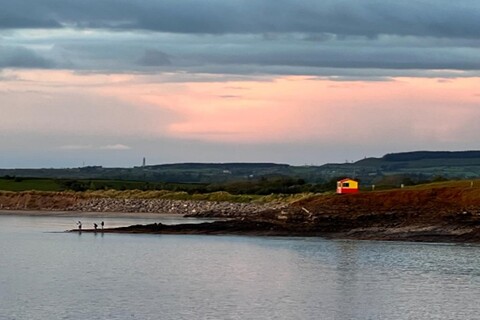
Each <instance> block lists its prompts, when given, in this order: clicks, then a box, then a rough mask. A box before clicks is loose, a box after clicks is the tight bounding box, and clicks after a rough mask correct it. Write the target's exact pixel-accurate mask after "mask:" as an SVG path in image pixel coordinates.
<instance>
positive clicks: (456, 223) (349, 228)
mask: <svg viewBox="0 0 480 320" xmlns="http://www.w3.org/2000/svg"><path fill="white" fill-rule="evenodd" d="M190 216H192V215H190ZM193 216H205V215H202V214H201V213H200V212H199V213H198V214H193ZM220 216H221V215H220ZM228 217H230V218H233V219H231V220H228V221H217V222H213V223H201V224H197V225H191V224H181V225H175V226H165V225H162V224H151V225H143V226H142V225H137V226H130V227H124V228H116V229H107V230H105V231H104V232H118V233H151V234H205V235H207V234H209V235H219V234H236V235H239V234H240V235H258V236H318V237H325V238H342V239H361V240H396V241H423V242H457V243H458V242H459V243H464V242H469V243H480V189H467V188H463V189H458V188H443V189H441V188H439V189H434V190H430V189H428V190H397V191H388V192H375V193H363V194H357V195H348V196H336V195H330V196H318V197H314V198H311V199H307V200H303V201H298V202H296V203H293V204H291V205H289V206H284V207H281V208H267V209H265V210H260V211H257V212H255V213H250V214H245V213H243V212H237V213H235V214H233V215H229V216H228ZM72 232H76V230H72ZM86 232H92V230H87V231H86Z"/></svg>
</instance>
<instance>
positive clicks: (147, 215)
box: [0, 210, 182, 219]
mask: <svg viewBox="0 0 480 320" xmlns="http://www.w3.org/2000/svg"><path fill="white" fill-rule="evenodd" d="M0 216H31V217H85V218H104V217H110V218H139V219H150V218H160V217H182V215H181V214H176V213H145V212H138V213H132V212H86V211H51V210H50V211H49V210H0Z"/></svg>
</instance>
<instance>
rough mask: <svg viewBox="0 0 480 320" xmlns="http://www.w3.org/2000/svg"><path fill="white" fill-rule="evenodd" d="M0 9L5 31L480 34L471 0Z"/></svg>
mask: <svg viewBox="0 0 480 320" xmlns="http://www.w3.org/2000/svg"><path fill="white" fill-rule="evenodd" d="M2 12H3V13H2V15H3V17H6V19H0V21H3V23H0V27H3V28H20V27H26V26H30V27H37V28H42V27H54V26H58V25H67V26H73V27H77V28H115V29H143V30H153V31H161V32H173V33H194V34H199V33H211V34H225V33H263V34H268V33H285V32H286V33H288V32H304V33H320V34H321V33H331V34H338V35H365V36H368V37H375V36H376V35H379V34H395V35H416V36H433V37H454V38H479V37H480V4H479V3H478V1H476V0H460V1H455V2H453V1H450V0H423V1H394V0H364V1H356V0H323V1H317V0H303V1H297V0H256V1H245V0H231V1H224V0H206V1H196V0H183V1H177V0H164V1H154V0H144V1H136V2H133V1H128V0H104V1H94V0H84V1H78V0H43V1H31V0H17V1H15V2H11V3H7V4H5V5H4V6H3V7H2ZM32 17H35V18H32Z"/></svg>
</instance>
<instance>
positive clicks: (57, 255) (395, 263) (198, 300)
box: [0, 215, 480, 320]
mask: <svg viewBox="0 0 480 320" xmlns="http://www.w3.org/2000/svg"><path fill="white" fill-rule="evenodd" d="M79 219H82V223H83V225H84V228H86V227H90V225H93V223H94V222H95V223H100V221H101V220H104V221H105V225H106V227H112V226H126V225H132V224H139V223H153V222H164V223H170V224H175V223H181V222H184V221H189V222H195V221H194V220H191V219H190V220H184V219H183V218H179V217H169V216H159V217H158V218H149V219H138V218H118V217H116V218H113V217H105V218H94V217H87V218H83V217H58V216H18V215H1V216H0V319H1V320H14V319H25V320H35V319H41V320H44V319H82V320H84V319H382V320H384V319H396V320H398V319H480V303H479V301H478V299H479V297H480V246H478V245H469V244H438V243H436V244H435V243H411V242H380V241H351V240H348V241H347V240H328V239H323V238H318V237H314V238H312V237H310V238H307V237H306V238H302V237H291V238H289V237H254V236H204V235H147V234H102V233H101V232H97V233H96V234H93V233H85V232H84V233H82V234H78V233H66V232H64V231H65V230H67V229H73V228H76V222H77V220H79Z"/></svg>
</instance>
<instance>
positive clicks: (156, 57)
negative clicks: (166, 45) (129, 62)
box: [138, 49, 172, 66]
mask: <svg viewBox="0 0 480 320" xmlns="http://www.w3.org/2000/svg"><path fill="white" fill-rule="evenodd" d="M138 63H139V64H140V65H141V66H169V65H171V64H172V62H171V61H170V57H169V56H168V54H166V53H165V52H162V51H159V50H154V49H147V50H145V53H144V54H143V56H142V57H141V58H140V60H139V61H138Z"/></svg>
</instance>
